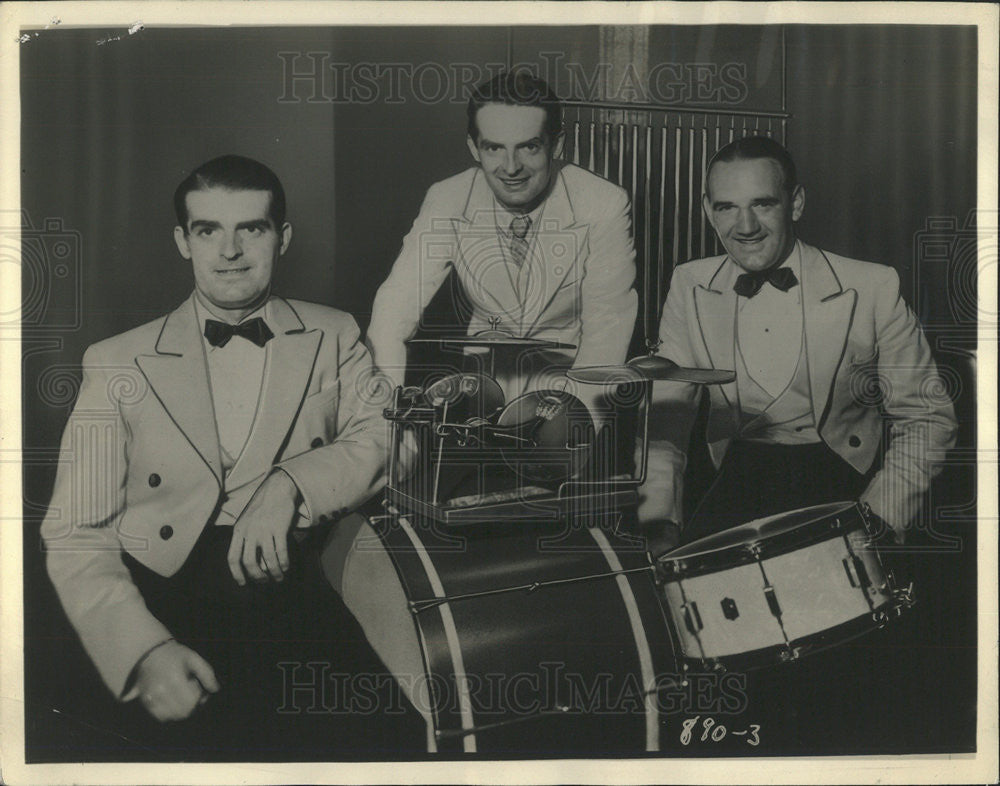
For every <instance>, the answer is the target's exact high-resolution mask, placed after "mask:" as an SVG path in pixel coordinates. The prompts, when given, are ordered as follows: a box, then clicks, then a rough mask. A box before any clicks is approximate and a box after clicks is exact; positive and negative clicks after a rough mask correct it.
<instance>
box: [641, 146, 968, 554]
mask: <svg viewBox="0 0 1000 786" xmlns="http://www.w3.org/2000/svg"><path fill="white" fill-rule="evenodd" d="M804 205H805V191H804V189H803V187H802V186H801V185H800V184H799V183H798V181H797V179H796V172H795V164H794V163H793V161H792V159H791V156H790V155H789V154H788V151H786V150H785V149H784V148H783V147H782V146H781V145H779V144H778V143H777V142H775V141H773V140H771V139H769V138H765V137H746V138H743V139H739V140H736V141H735V142H732V143H730V144H729V145H727V146H725V147H723V148H722V149H721V150H719V151H718V152H717V153H716V154H715V156H713V158H712V161H711V162H710V164H709V168H708V174H707V177H706V193H705V195H704V209H705V212H706V213H707V214H708V218H709V221H710V222H711V224H712V226H713V228H714V229H715V231H716V232H717V233H718V236H719V239H720V240H721V242H722V245H723V247H724V248H725V250H726V254H724V255H722V256H716V257H711V258H706V259H699V260H695V261H693V262H689V263H687V264H683V265H680V266H679V267H677V268H676V270H675V271H674V274H673V278H672V281H671V284H670V291H669V295H668V297H667V301H666V304H665V306H664V312H663V318H662V320H661V322H660V334H659V338H660V341H661V342H662V343H661V345H660V348H659V354H660V355H661V356H663V357H666V358H669V359H670V360H672V361H674V362H676V363H678V364H680V365H682V366H692V367H698V368H717V369H735V371H736V379H735V381H733V382H731V383H728V384H725V385H713V386H710V387H709V391H710V394H709V395H710V407H709V413H708V421H707V429H706V430H707V434H706V438H707V442H708V449H709V453H710V455H711V458H712V462H713V464H714V465H715V467H716V468H717V470H718V471H717V474H716V476H715V479H714V481H713V483H712V485H711V487H710V489H709V490H708V492H707V493H706V494H705V496H704V498H703V499H701V500H700V502H699V503H698V505H697V507H696V508H695V510H694V512H693V514H692V516H691V517H690V519H689V520H687V521H683V516H682V512H681V503H682V490H683V474H684V470H685V467H686V463H687V449H688V442H689V434H690V429H691V425H692V422H693V419H694V414H695V412H696V410H697V402H698V391H699V387H697V386H695V385H690V384H686V383H678V382H657V383H655V384H654V390H653V403H652V409H651V412H650V455H649V472H648V474H647V480H646V483H645V484H644V486H643V488H642V499H641V502H640V508H639V516H640V519H641V520H642V521H644V522H646V523H654V522H659V523H662V522H664V521H670V522H676V523H677V524H679V525H681V530H682V536H681V539H682V541H684V542H689V541H691V540H694V539H697V538H699V537H702V536H704V535H707V534H709V533H711V532H715V531H718V530H722V529H726V528H728V527H732V526H735V525H737V524H740V523H744V522H747V521H750V520H753V519H756V518H760V517H763V516H769V515H773V514H777V513H781V512H784V511H789V510H794V509H797V508H801V507H805V506H809V505H817V504H821V503H825V502H833V501H837V500H860V501H861V502H862V503H863V504H866V505H868V506H869V507H870V510H871V513H872V514H873V516H874V517H877V518H876V519H875V520H876V522H877V523H879V524H881V523H883V522H884V524H886V525H887V526H888V527H889V528H890V529H891V532H892V534H893V535H894V537H895V539H896V540H897V542H900V543H901V542H902V541H903V539H904V535H905V532H906V530H907V528H908V526H910V525H911V524H912V522H913V520H914V518H915V517H916V514H917V512H918V509H919V506H920V503H921V500H922V497H923V495H924V493H925V492H926V491H927V488H928V486H929V484H930V482H931V479H932V478H933V477H934V476H935V475H936V474H937V473H938V472H939V470H940V468H941V464H942V462H943V460H944V457H945V454H946V451H947V450H948V449H949V448H950V447H951V446H952V445H953V444H954V441H955V434H956V430H957V424H956V421H955V416H954V411H953V407H952V404H951V401H950V400H949V399H948V398H947V397H946V396H943V395H939V394H937V391H940V390H941V389H942V388H941V387H940V386H935V385H933V384H928V380H929V379H933V378H934V377H935V376H936V375H937V368H936V366H935V364H934V360H933V358H932V357H931V352H930V349H929V348H928V345H927V341H926V339H925V338H924V335H923V332H922V331H921V329H920V325H919V324H918V322H917V319H916V317H915V316H914V314H913V312H912V311H911V310H910V309H909V308H908V307H907V305H906V303H905V302H904V301H903V299H902V297H901V296H900V290H899V277H898V275H897V273H896V271H895V270H894V269H893V268H891V267H887V266H884V265H878V264H873V263H870V262H860V261H857V260H853V259H847V258H845V257H841V256H838V255H836V254H832V253H830V252H827V251H823V250H821V249H818V248H814V247H812V246H810V245H808V244H806V243H804V242H802V241H801V240H798V239H797V238H796V236H795V226H794V225H795V222H796V221H798V219H799V217H800V216H801V215H802V211H803V208H804ZM883 413H884V417H885V418H886V419H887V420H888V422H889V424H890V425H889V440H888V445H887V446H886V448H885V449H884V450H883V451H881V452H880V450H879V447H880V444H881V437H882V432H883ZM880 456H881V462H880V463H879V462H877V459H878V458H879V457H880Z"/></svg>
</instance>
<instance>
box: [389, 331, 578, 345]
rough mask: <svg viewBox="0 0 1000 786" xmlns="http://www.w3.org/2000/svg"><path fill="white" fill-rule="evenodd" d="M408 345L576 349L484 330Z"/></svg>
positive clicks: (423, 339)
mask: <svg viewBox="0 0 1000 786" xmlns="http://www.w3.org/2000/svg"><path fill="white" fill-rule="evenodd" d="M408 343H410V344H437V345H439V346H444V345H445V344H452V345H456V344H457V345H458V346H462V347H531V348H533V349H576V344H564V343H562V342H561V341H546V340H545V339H541V338H520V337H518V336H512V335H511V334H510V333H505V332H503V331H502V330H484V331H483V332H481V333H476V334H475V335H472V336H437V337H435V338H411V339H410V340H409V342H408Z"/></svg>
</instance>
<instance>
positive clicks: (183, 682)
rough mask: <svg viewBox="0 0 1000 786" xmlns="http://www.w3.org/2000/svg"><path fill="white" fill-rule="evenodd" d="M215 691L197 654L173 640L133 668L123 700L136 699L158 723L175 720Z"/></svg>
mask: <svg viewBox="0 0 1000 786" xmlns="http://www.w3.org/2000/svg"><path fill="white" fill-rule="evenodd" d="M218 690H219V681H218V680H217V679H216V677H215V671H214V670H213V669H212V667H211V666H210V665H209V663H208V661H206V660H205V659H204V658H203V657H201V655H199V654H198V653H197V652H195V651H194V650H192V649H190V648H188V647H185V646H184V645H183V644H180V643H178V642H176V641H174V640H173V639H171V640H170V641H167V642H164V643H163V644H161V645H160V646H158V647H155V648H154V649H153V650H151V651H150V652H149V654H148V655H146V657H145V658H143V659H142V660H141V661H140V662H139V665H138V666H136V672H135V684H134V686H133V688H132V690H131V691H129V693H128V695H126V697H125V698H126V700H131V699H132V698H135V697H138V698H139V699H140V700H141V701H142V706H144V707H145V708H146V710H147V711H148V712H149V714H150V715H152V716H153V717H154V718H156V719H157V720H158V721H178V720H184V719H185V718H187V717H189V716H190V715H191V713H192V712H194V711H195V708H196V707H198V705H200V704H204V703H205V702H206V701H208V697H209V695H210V694H212V693H216V692H218Z"/></svg>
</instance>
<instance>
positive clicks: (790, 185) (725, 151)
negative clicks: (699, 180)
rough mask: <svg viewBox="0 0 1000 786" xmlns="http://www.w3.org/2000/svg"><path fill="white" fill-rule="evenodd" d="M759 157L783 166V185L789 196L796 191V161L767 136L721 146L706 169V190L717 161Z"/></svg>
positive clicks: (728, 161)
mask: <svg viewBox="0 0 1000 786" xmlns="http://www.w3.org/2000/svg"><path fill="white" fill-rule="evenodd" d="M758 158H768V159H770V160H771V161H774V162H775V163H776V164H777V165H778V166H779V167H781V186H782V188H784V189H785V191H786V192H787V193H788V195H789V196H791V195H792V192H794V191H795V187H796V186H797V185H798V184H799V181H798V175H797V174H796V172H795V162H794V161H792V157H791V155H789V153H788V151H787V150H785V148H784V147H783V146H782V145H780V144H778V143H777V142H775V141H774V140H773V139H771V138H770V137H766V136H745V137H742V138H741V139H736V140H734V141H732V142H730V143H729V144H728V145H726V146H725V147H723V148H720V149H719V150H718V152H716V154H715V155H714V156H712V160H711V161H709V163H708V169H707V170H706V171H705V190H706V192H707V191H708V174H709V172H711V171H712V167H713V166H715V165H716V164H717V163H720V162H726V163H731V162H733V161H752V160H754V159H758Z"/></svg>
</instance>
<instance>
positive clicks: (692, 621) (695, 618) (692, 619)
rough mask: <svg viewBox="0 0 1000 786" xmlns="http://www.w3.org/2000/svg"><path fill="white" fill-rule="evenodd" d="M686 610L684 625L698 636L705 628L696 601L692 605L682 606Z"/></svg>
mask: <svg viewBox="0 0 1000 786" xmlns="http://www.w3.org/2000/svg"><path fill="white" fill-rule="evenodd" d="M681 608H682V609H684V624H685V626H687V629H688V630H689V631H691V633H693V634H697V633H698V632H699V631H700V630H701V629H702V628H703V627H705V626H704V625H702V622H701V614H699V613H698V604H697V603H695V602H694V601H691V602H690V603H685V604H683V605H682V606H681Z"/></svg>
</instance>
